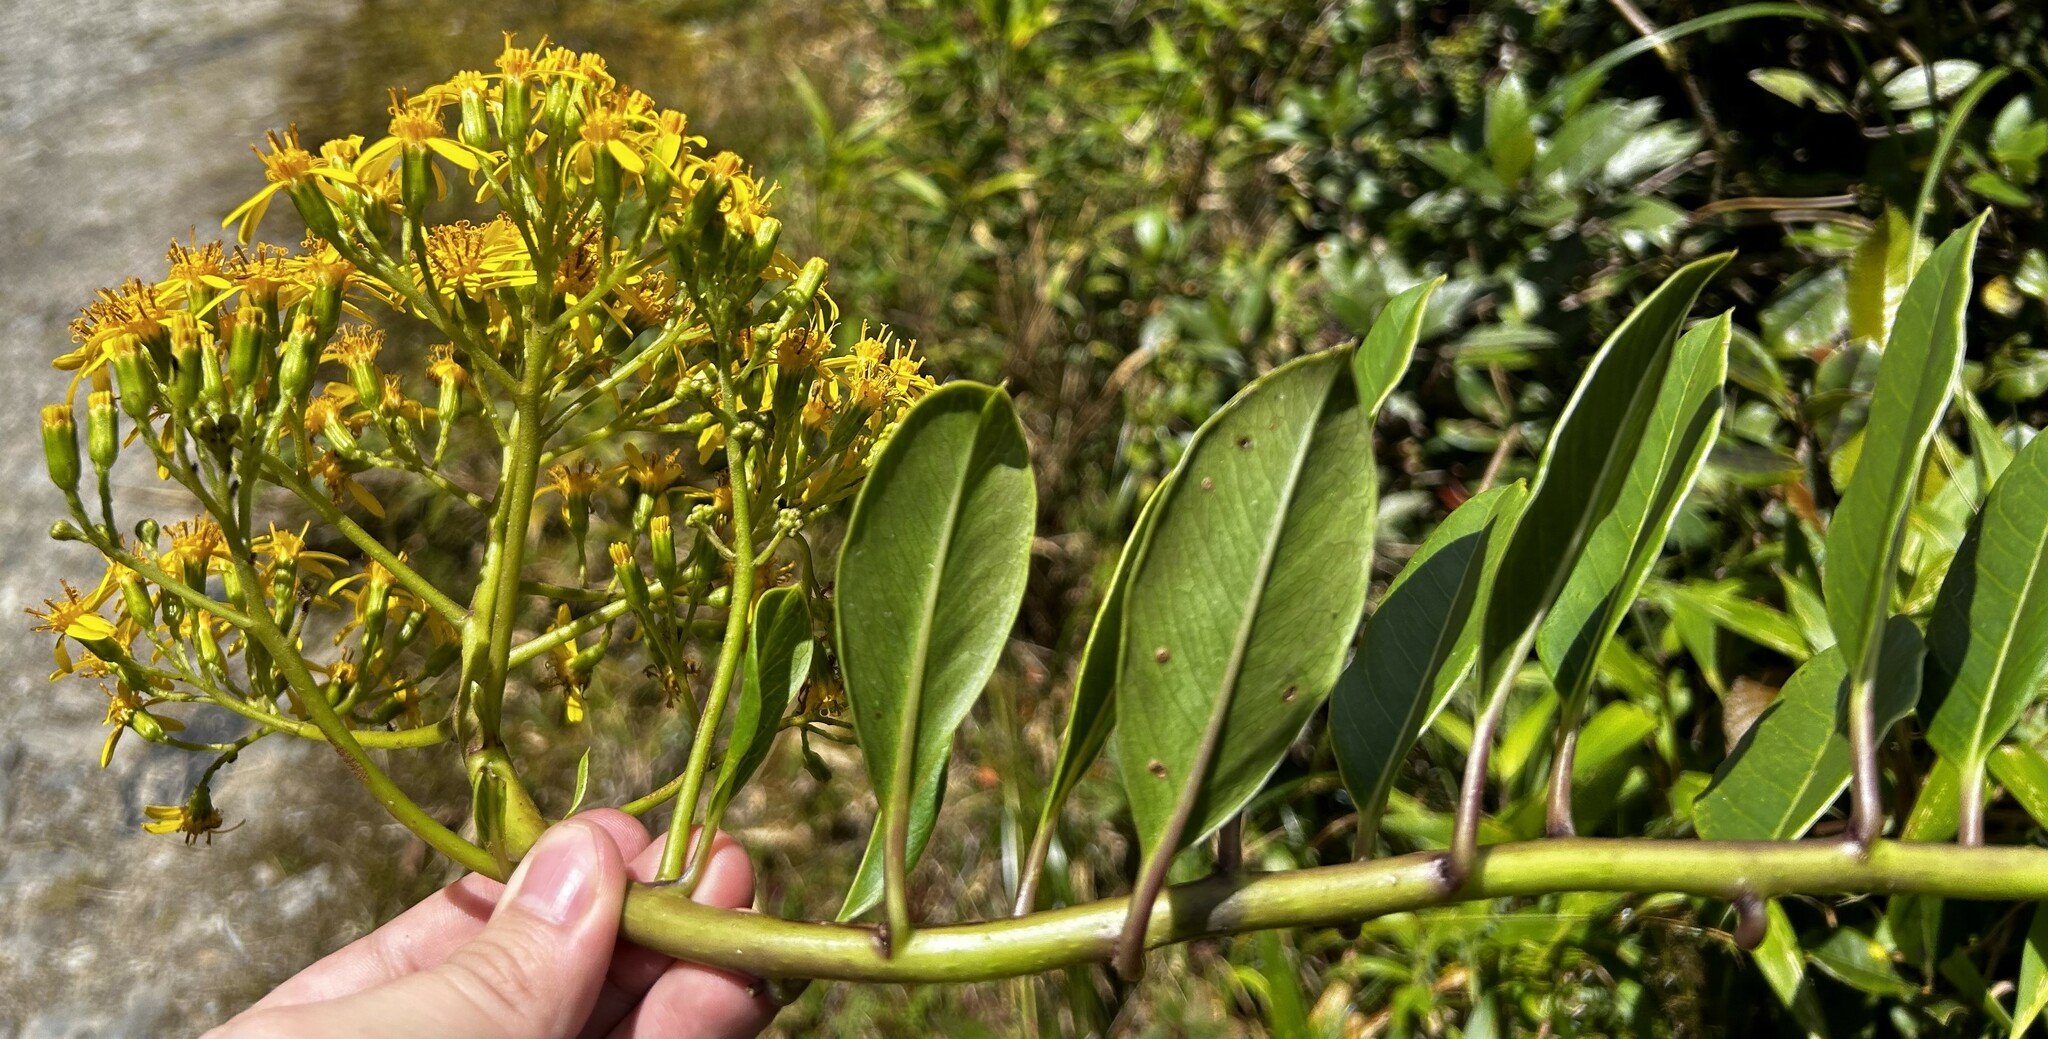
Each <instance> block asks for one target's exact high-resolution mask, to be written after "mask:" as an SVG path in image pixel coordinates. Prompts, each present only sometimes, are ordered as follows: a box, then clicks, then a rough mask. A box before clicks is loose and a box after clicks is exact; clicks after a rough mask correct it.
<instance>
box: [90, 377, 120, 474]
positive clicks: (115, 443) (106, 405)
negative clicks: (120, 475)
mask: <svg viewBox="0 0 2048 1039" xmlns="http://www.w3.org/2000/svg"><path fill="white" fill-rule="evenodd" d="M85 431H86V435H85V450H86V454H87V455H88V456H89V457H91V458H92V467H93V469H94V471H96V472H98V473H99V474H100V475H101V476H105V475H106V474H107V472H108V470H110V469H112V468H114V459H115V458H117V457H119V456H120V454H121V433H120V430H119V428H118V427H117V424H116V421H115V417H114V394H113V393H112V392H111V391H108V390H94V391H92V393H91V394H89V395H87V396H86V398H85Z"/></svg>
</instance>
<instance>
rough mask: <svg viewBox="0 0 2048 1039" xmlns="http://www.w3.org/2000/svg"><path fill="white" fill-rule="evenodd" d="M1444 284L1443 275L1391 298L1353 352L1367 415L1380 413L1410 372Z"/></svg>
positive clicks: (1354, 375) (1353, 369)
mask: <svg viewBox="0 0 2048 1039" xmlns="http://www.w3.org/2000/svg"><path fill="white" fill-rule="evenodd" d="M1443 283H1444V279H1443V278H1441V277H1438V278H1432V279H1430V280H1429V281H1426V282H1423V283H1422V284H1420V285H1414V286H1411V287H1409V288H1408V289H1407V290H1406V291H1404V292H1402V293H1401V294H1400V295H1398V296H1395V297H1394V298H1393V299H1390V300H1388V301H1387V305H1386V307H1385V308H1383V309H1382V310H1381V311H1380V316H1379V317H1378V318H1377V319H1376V320H1374V321H1373V324H1372V330H1371V331H1369V332H1367V333H1366V335H1365V341H1364V342H1363V343H1361V344H1359V346H1358V349H1357V350H1355V351H1354V352H1353V353H1352V355H1351V377H1352V380H1353V381H1354V382H1356V383H1357V386H1358V399H1359V402H1360V406H1361V407H1363V408H1364V409H1365V413H1366V415H1368V416H1377V415H1378V414H1379V411H1380V406H1381V405H1383V404H1385V403H1386V402H1387V395H1388V394H1390V393H1392V392H1394V387H1395V386H1398V385H1400V382H1401V376H1403V375H1406V374H1407V373H1408V364H1409V362H1410V361H1412V360H1414V358H1415V341H1416V340H1417V339H1419V338H1421V336H1422V321H1423V318H1424V317H1425V316H1427V314H1428V313H1429V298H1430V296H1432V295H1434V294H1435V293H1436V290H1437V289H1438V288H1439V287H1441V286H1442V285H1443Z"/></svg>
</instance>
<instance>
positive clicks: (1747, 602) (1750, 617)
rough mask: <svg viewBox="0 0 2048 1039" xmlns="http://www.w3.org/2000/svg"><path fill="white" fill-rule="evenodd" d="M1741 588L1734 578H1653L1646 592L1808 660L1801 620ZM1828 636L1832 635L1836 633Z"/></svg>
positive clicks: (1809, 650)
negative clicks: (1681, 580) (1682, 580)
mask: <svg viewBox="0 0 2048 1039" xmlns="http://www.w3.org/2000/svg"><path fill="white" fill-rule="evenodd" d="M1741 588H1742V586H1741V584H1740V583H1739V582H1735V581H1714V582H1706V581H1693V582H1689V583H1686V584H1677V583H1674V582H1669V581H1651V582H1649V585H1648V588H1647V590H1646V592H1645V594H1646V596H1647V597H1648V598H1650V599H1651V600H1653V601H1655V602H1658V603H1660V604H1663V605H1666V606H1667V607H1669V608H1673V609H1676V608H1677V607H1681V606H1682V607H1686V608H1690V609H1693V610H1696V611H1698V612H1699V614H1700V615H1701V616H1704V617H1705V618H1707V619H1708V620H1711V621H1712V622H1713V623H1714V625H1715V626H1716V627H1719V628H1722V629H1723V630H1726V631H1728V632H1729V633H1730V634H1734V635H1740V636H1741V637H1743V638H1745V639H1748V640H1749V641H1751V642H1754V643H1756V644H1757V645H1759V646H1764V647H1767V648H1769V649H1773V650H1776V651H1778V652H1779V653H1782V654H1784V655H1785V656H1788V657H1791V658H1792V659H1793V660H1805V659H1806V658H1807V657H1808V656H1809V655H1811V649H1810V643H1809V640H1808V638H1807V636H1806V635H1805V634H1804V633H1803V632H1801V630H1800V627H1799V622H1798V621H1796V620H1794V619H1793V618H1792V617H1791V616H1790V615H1788V614H1785V613H1781V612H1779V611H1778V610H1776V609H1773V608H1772V607H1769V606H1765V605H1764V604H1762V603H1759V602H1756V601H1754V600H1752V599H1750V598H1748V597H1746V596H1744V595H1743V594H1742V591H1741ZM1828 637H1829V638H1830V639H1832V638H1833V635H1832V634H1830V635H1829V636H1828Z"/></svg>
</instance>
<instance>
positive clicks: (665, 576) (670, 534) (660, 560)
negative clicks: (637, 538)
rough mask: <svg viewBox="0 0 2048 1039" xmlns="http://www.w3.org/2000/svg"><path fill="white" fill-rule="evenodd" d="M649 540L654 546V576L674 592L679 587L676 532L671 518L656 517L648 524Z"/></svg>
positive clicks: (663, 585)
mask: <svg viewBox="0 0 2048 1039" xmlns="http://www.w3.org/2000/svg"><path fill="white" fill-rule="evenodd" d="M647 539H648V540H649V541H650V542H652V543H653V545H654V576H655V577H656V578H658V579H660V581H661V586H662V587H664V588H667V589H670V590H671V591H673V590H674V589H675V588H676V586H677V580H676V578H677V571H676V530H675V523H674V521H673V519H672V518H671V517H668V516H656V517H654V518H653V519H651V520H649V521H648V522H647Z"/></svg>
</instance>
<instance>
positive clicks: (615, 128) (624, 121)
mask: <svg viewBox="0 0 2048 1039" xmlns="http://www.w3.org/2000/svg"><path fill="white" fill-rule="evenodd" d="M629 96H630V95H629ZM626 100H627V98H626V97H621V96H619V95H616V94H612V95H605V96H603V97H600V98H598V99H597V101H596V102H595V103H594V104H592V105H591V106H590V110H589V111H587V112H585V113H584V114H583V126H582V128H581V129H580V130H579V131H578V136H579V138H580V139H579V140H578V141H577V142H576V143H575V144H573V145H570V146H569V163H570V168H571V169H574V170H575V171H576V176H577V177H578V178H580V179H582V180H583V181H584V182H586V183H588V182H589V180H590V178H591V158H592V157H593V156H595V155H596V154H597V153H598V152H603V153H605V154H606V155H609V156H611V157H612V161H613V162H616V163H618V164H619V168H620V169H622V170H625V171H626V172H628V173H631V174H633V175H634V176H638V175H640V174H642V173H645V172H646V171H647V160H646V159H645V158H642V157H641V155H640V152H639V151H638V150H637V149H636V148H635V147H634V141H633V138H635V137H638V136H639V135H638V134H636V133H634V132H633V116H632V115H631V114H630V113H629V112H628V111H627V108H626V104H625V102H626Z"/></svg>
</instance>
